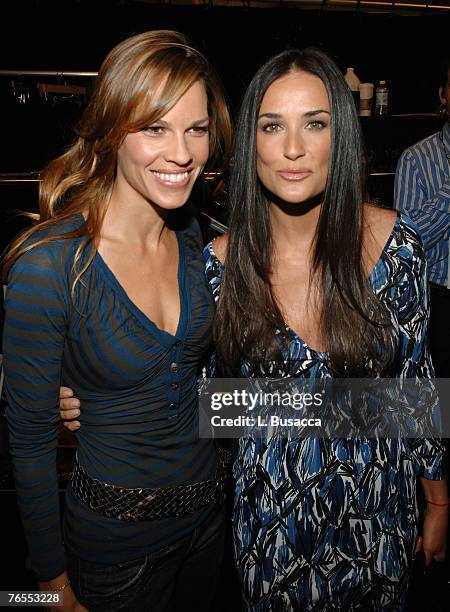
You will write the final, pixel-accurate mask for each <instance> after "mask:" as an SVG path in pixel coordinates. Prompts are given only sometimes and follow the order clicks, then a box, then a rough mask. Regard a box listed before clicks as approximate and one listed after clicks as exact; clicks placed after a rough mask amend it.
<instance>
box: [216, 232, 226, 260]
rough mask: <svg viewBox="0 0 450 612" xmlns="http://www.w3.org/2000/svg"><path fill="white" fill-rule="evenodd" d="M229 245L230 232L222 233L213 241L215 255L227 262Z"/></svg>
mask: <svg viewBox="0 0 450 612" xmlns="http://www.w3.org/2000/svg"><path fill="white" fill-rule="evenodd" d="M227 247H228V234H222V235H221V236H218V237H217V238H214V240H213V241H212V248H213V252H214V255H215V256H216V257H217V259H218V260H219V261H220V262H221V263H224V262H225V258H226V254H227Z"/></svg>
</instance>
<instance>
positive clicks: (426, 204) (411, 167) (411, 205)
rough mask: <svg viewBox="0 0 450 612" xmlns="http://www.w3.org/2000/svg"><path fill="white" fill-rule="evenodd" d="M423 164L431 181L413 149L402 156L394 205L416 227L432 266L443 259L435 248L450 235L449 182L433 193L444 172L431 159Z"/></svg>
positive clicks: (396, 175) (397, 172)
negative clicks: (433, 185) (434, 186)
mask: <svg viewBox="0 0 450 612" xmlns="http://www.w3.org/2000/svg"><path fill="white" fill-rule="evenodd" d="M423 163H424V164H425V165H426V170H427V175H428V179H427V176H425V175H424V173H423V168H422V167H421V166H422V164H421V162H420V160H419V159H418V157H417V156H416V155H415V153H414V152H413V151H412V150H411V149H407V150H406V151H405V152H404V153H403V154H402V156H401V157H400V160H399V162H398V165H397V169H396V173H395V183H394V203H395V208H396V209H397V210H399V211H400V212H405V213H407V214H408V216H409V217H410V218H411V219H412V220H413V221H414V223H415V224H416V225H417V227H418V229H419V231H420V234H421V237H422V240H423V242H424V246H425V250H426V251H427V257H428V261H429V263H430V264H432V263H434V260H435V259H436V258H437V257H439V256H440V255H442V254H441V253H440V252H439V249H434V250H433V247H436V245H438V243H439V242H440V241H441V240H442V239H446V238H448V237H449V235H450V179H449V178H448V177H447V179H446V180H445V181H444V182H443V183H442V184H441V185H440V186H439V188H438V189H437V190H436V191H434V190H433V191H432V190H431V189H430V184H431V182H432V181H433V180H434V182H439V181H438V179H439V175H440V173H441V170H440V168H439V166H438V165H437V164H436V163H435V162H434V161H433V159H432V158H431V157H430V158H429V159H426V158H425V157H424V159H423ZM430 250H431V251H432V252H431V253H430Z"/></svg>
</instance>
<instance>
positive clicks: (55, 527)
mask: <svg viewBox="0 0 450 612" xmlns="http://www.w3.org/2000/svg"><path fill="white" fill-rule="evenodd" d="M230 140H231V126H230V118H229V114H228V109H227V105H226V102H225V100H224V96H223V92H222V88H221V85H220V82H219V81H218V78H217V76H216V75H215V73H214V71H213V70H212V68H211V67H210V66H209V64H208V63H207V61H206V60H205V58H204V57H203V56H202V55H201V54H200V53H199V52H198V51H197V50H195V49H194V48H193V47H192V46H191V45H190V44H189V43H188V41H187V40H186V39H185V37H184V36H183V35H181V34H179V33H177V32H172V31H153V32H146V33H143V34H139V35H137V36H134V37H131V38H129V39H127V40H125V41H123V42H121V43H120V44H118V45H117V46H116V47H115V48H114V49H113V50H112V51H111V52H110V53H109V54H108V56H107V57H106V59H105V60H104V62H103V64H102V66H101V68H100V71H99V75H98V78H97V80H96V83H95V87H94V90H93V93H92V95H91V98H90V101H89V104H88V106H87V108H86V111H85V113H84V115H83V118H82V121H81V123H80V126H79V130H78V139H77V140H76V142H75V143H74V144H73V146H72V147H71V148H70V149H69V150H68V151H67V152H66V153H65V154H64V155H62V156H61V157H60V158H58V159H56V160H54V161H53V162H51V163H50V164H49V165H48V167H47V168H46V169H45V171H44V173H43V176H42V183H41V188H40V214H39V216H38V217H37V219H36V224H35V226H34V227H33V228H32V229H30V230H28V231H26V232H25V233H24V234H23V235H22V236H20V237H19V238H18V239H17V240H16V241H15V243H14V244H13V245H12V247H11V249H10V250H9V252H8V253H7V255H6V257H5V259H4V262H3V270H4V273H5V275H6V278H7V285H8V287H7V293H6V303H5V308H6V319H5V331H4V360H5V361H4V363H5V378H6V394H7V400H8V409H7V417H8V423H9V427H10V435H11V451H12V456H13V462H14V473H15V482H16V488H17V494H18V500H19V506H20V511H21V515H22V521H23V524H24V528H25V533H26V537H27V540H28V545H29V550H30V559H31V567H32V569H33V570H34V572H35V574H36V575H37V577H38V578H39V580H40V587H41V589H43V590H47V591H55V592H60V593H62V594H63V595H64V604H63V607H62V608H57V609H62V610H81V609H83V606H85V607H87V608H88V609H89V610H92V611H94V610H144V609H145V610H150V609H151V610H166V609H169V608H170V607H171V606H174V607H175V609H181V607H183V608H188V609H196V610H203V609H204V610H207V609H208V608H209V606H210V603H211V599H212V596H213V594H214V589H215V584H216V581H217V577H218V573H219V568H220V563H221V558H222V548H223V535H224V534H223V512H222V510H221V508H220V504H218V501H219V498H220V493H221V488H222V482H221V471H220V468H219V466H218V461H217V457H216V452H215V450H214V446H213V443H212V441H211V440H199V439H198V431H197V386H196V380H197V374H198V370H199V364H200V362H201V359H202V357H203V356H204V354H205V353H206V352H207V350H208V347H209V345H210V339H211V325H212V312H213V303H212V298H211V295H210V293H209V291H208V287H207V285H206V282H205V278H204V272H203V263H202V259H201V237H200V234H199V228H198V225H197V224H196V222H195V221H193V220H192V219H189V218H187V219H185V218H183V216H182V215H181V214H180V212H181V211H180V210H179V209H180V208H181V207H182V206H183V205H184V204H185V203H186V201H187V200H188V198H189V196H190V194H191V191H192V188H193V186H194V183H195V181H196V180H197V178H198V177H199V176H200V174H201V173H202V172H203V171H204V169H205V168H209V169H220V168H218V167H217V164H218V162H220V163H225V162H226V159H227V154H228V149H229V145H230ZM61 381H63V382H64V383H65V384H66V385H68V386H70V387H73V388H74V389H76V391H77V394H78V395H79V397H80V399H81V400H82V401H83V406H84V417H85V419H84V426H83V428H82V429H81V430H80V432H79V434H78V436H77V437H78V450H77V460H76V465H75V469H74V474H73V478H72V481H71V483H70V485H69V486H68V489H67V494H66V503H65V512H64V525H63V533H61V528H60V515H59V507H58V488H57V478H56V436H57V424H58V395H59V394H58V390H59V385H60V383H61ZM200 587H201V588H200Z"/></svg>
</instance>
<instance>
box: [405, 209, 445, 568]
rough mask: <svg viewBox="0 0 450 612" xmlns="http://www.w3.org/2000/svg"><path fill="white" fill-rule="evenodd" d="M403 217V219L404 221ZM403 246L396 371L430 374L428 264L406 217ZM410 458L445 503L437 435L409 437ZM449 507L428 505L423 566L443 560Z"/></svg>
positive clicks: (432, 496) (428, 492)
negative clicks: (432, 436)
mask: <svg viewBox="0 0 450 612" xmlns="http://www.w3.org/2000/svg"><path fill="white" fill-rule="evenodd" d="M405 221H406V220H405ZM404 231H405V234H404V237H403V240H402V241H401V242H402V245H403V244H407V247H408V248H407V249H403V253H404V255H403V256H404V257H405V262H404V267H405V270H406V273H405V278H404V282H403V283H402V295H401V297H400V300H399V310H398V319H399V332H400V338H399V340H400V352H401V357H402V360H401V370H402V376H403V377H405V378H432V377H433V376H434V370H433V365H432V363H431V359H430V355H429V352H428V343H427V337H428V322H429V304H428V286H427V264H426V258H425V253H424V250H423V246H422V242H421V239H420V237H419V234H418V232H417V230H416V228H415V227H414V226H413V224H412V223H411V221H406V223H405V228H404ZM408 443H409V448H410V453H411V458H412V460H413V462H414V463H415V469H416V473H417V474H418V476H420V482H421V484H422V488H423V491H424V494H425V499H427V500H428V501H429V502H435V503H436V504H437V503H439V504H440V503H444V502H445V503H447V501H448V492H447V481H446V480H445V479H444V478H443V475H444V470H443V458H444V453H445V449H444V446H443V444H442V442H441V441H440V440H439V439H437V438H424V439H410V440H409V441H408ZM447 521H448V507H447V506H440V505H439V506H438V505H433V504H431V503H427V508H426V510H425V519H424V524H423V531H422V537H421V538H419V540H418V542H417V546H416V551H417V550H423V551H424V552H425V556H426V564H427V565H429V563H430V562H431V560H432V559H435V560H438V561H440V560H443V559H444V558H445V552H446V542H447Z"/></svg>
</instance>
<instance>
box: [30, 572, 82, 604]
mask: <svg viewBox="0 0 450 612" xmlns="http://www.w3.org/2000/svg"><path fill="white" fill-rule="evenodd" d="M68 581H69V577H68V576H67V572H64V573H63V574H60V575H59V576H57V577H56V578H54V579H53V580H48V581H46V582H40V583H39V588H40V590H41V591H56V592H59V593H61V595H62V598H63V605H62V606H49V607H48V608H47V610H49V612H88V609H87V608H85V607H84V606H83V605H81V604H80V602H79V601H78V599H77V598H76V597H75V593H74V592H73V591H72V588H71V586H70V584H68V585H67V586H66V587H65V588H64V589H63V590H62V591H58V589H59V588H60V587H62V586H63V585H65V584H67V583H68Z"/></svg>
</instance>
